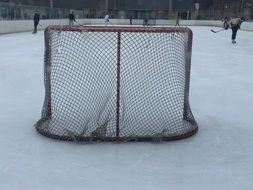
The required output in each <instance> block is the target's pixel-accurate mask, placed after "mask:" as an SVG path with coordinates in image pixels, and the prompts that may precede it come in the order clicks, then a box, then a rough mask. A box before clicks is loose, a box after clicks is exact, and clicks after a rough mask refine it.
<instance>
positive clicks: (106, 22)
mask: <svg viewBox="0 0 253 190" xmlns="http://www.w3.org/2000/svg"><path fill="white" fill-rule="evenodd" d="M108 23H110V17H109V15H108V14H106V15H105V25H106V26H107V24H108Z"/></svg>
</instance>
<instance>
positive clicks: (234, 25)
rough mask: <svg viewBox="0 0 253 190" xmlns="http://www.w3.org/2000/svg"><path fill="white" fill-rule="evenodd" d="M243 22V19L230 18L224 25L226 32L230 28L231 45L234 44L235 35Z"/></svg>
mask: <svg viewBox="0 0 253 190" xmlns="http://www.w3.org/2000/svg"><path fill="white" fill-rule="evenodd" d="M243 21H245V18H244V17H242V18H240V17H237V16H232V18H231V19H230V20H228V21H226V24H225V25H224V26H226V27H225V29H226V30H227V29H228V27H230V28H231V29H232V36H231V40H232V43H233V44H235V43H236V41H235V39H236V34H237V31H238V29H239V28H240V26H241V24H242V22H243Z"/></svg>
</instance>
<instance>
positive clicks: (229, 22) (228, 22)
mask: <svg viewBox="0 0 253 190" xmlns="http://www.w3.org/2000/svg"><path fill="white" fill-rule="evenodd" d="M68 19H69V26H73V25H74V22H76V18H75V15H74V12H73V11H72V12H71V13H70V14H69V15H68ZM104 19H105V25H106V26H107V24H112V23H111V22H110V18H109V15H108V14H106V15H105V18H104ZM33 21H34V30H33V34H36V33H37V27H38V24H39V22H40V14H39V13H38V12H37V11H36V12H35V13H34V16H33ZM244 21H245V18H244V17H238V16H236V15H235V14H234V15H233V16H232V17H231V19H228V18H227V17H225V18H224V19H223V27H224V29H225V30H227V29H228V28H231V30H232V36H231V40H232V43H233V44H234V43H236V41H235V39H236V34H237V31H238V29H240V26H241V24H242V22H244ZM130 25H132V17H130Z"/></svg>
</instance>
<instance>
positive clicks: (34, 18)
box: [33, 11, 40, 34]
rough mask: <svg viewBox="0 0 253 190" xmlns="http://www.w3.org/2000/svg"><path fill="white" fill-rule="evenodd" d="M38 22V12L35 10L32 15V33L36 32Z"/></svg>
mask: <svg viewBox="0 0 253 190" xmlns="http://www.w3.org/2000/svg"><path fill="white" fill-rule="evenodd" d="M39 22H40V14H39V13H38V12H37V11H36V12H35V13H34V15H33V23H34V29H33V34H36V33H37V26H38V24H39Z"/></svg>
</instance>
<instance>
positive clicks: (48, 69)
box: [35, 26, 198, 141]
mask: <svg viewBox="0 0 253 190" xmlns="http://www.w3.org/2000/svg"><path fill="white" fill-rule="evenodd" d="M191 51H192V31H191V30H190V29H189V28H183V27H122V26H120V27H119V26H110V27H104V26H75V27H68V26H50V27H48V28H46V29H45V56H44V82H45V100H44V105H43V109H42V116H41V119H40V120H39V121H38V122H37V123H36V124H35V127H36V129H37V130H38V132H39V133H41V134H42V135H44V136H47V137H50V138H55V139H60V140H74V141H97V140H104V141H132V140H136V141H152V140H154V141H162V140H176V139H181V138H185V137H189V136H191V135H193V134H195V133H196V132H197V129H198V126H197V123H196V121H195V119H194V117H193V114H192V113H191V109H190V104H189V84H190V67H191Z"/></svg>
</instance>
